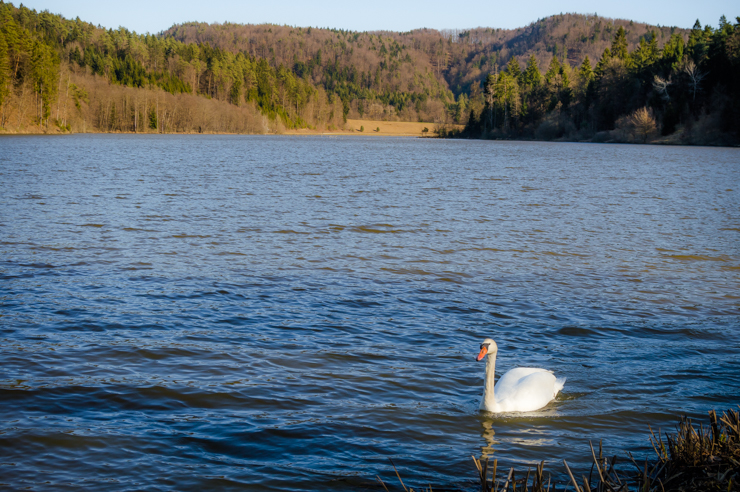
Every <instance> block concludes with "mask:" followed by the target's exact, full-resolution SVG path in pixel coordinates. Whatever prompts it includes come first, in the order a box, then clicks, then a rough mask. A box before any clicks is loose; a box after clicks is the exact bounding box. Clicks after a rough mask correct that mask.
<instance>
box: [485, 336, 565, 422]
mask: <svg viewBox="0 0 740 492" xmlns="http://www.w3.org/2000/svg"><path fill="white" fill-rule="evenodd" d="M497 352H498V347H497V346H496V342H494V341H493V340H491V339H490V338H486V339H485V340H484V341H483V343H482V344H481V351H480V354H478V358H477V360H481V359H482V358H483V357H485V356H486V354H488V358H487V359H486V379H485V383H484V386H483V398H482V399H481V402H480V409H481V410H484V411H487V412H495V413H498V412H531V411H533V410H538V409H540V408H542V407H544V406H545V405H547V404H548V403H550V402H551V401H552V400H553V399H554V398H555V396H557V394H558V392H559V391H560V390H561V389H563V385H564V384H565V378H556V377H555V375H554V374H553V373H552V371H548V370H547V369H537V368H533V367H517V368H516V369H511V370H510V371H508V372H507V373H506V374H504V375H503V376H501V378H500V379H499V380H498V383H496V384H495V385H494V373H495V371H496V353H497Z"/></svg>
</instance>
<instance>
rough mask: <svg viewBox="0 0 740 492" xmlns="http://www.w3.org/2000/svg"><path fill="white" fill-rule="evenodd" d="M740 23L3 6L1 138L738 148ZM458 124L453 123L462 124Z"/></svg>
mask: <svg viewBox="0 0 740 492" xmlns="http://www.w3.org/2000/svg"><path fill="white" fill-rule="evenodd" d="M739 57H740V21H738V22H736V23H735V24H731V23H729V22H727V21H726V20H725V18H724V17H723V18H722V19H721V20H720V24H719V26H718V27H717V28H716V29H715V28H712V27H710V26H704V27H702V26H701V25H699V23H698V21H697V24H696V25H695V26H694V28H693V29H690V30H689V29H679V28H675V27H660V26H650V25H647V24H640V23H635V22H631V21H625V20H613V19H606V18H602V17H598V16H595V15H578V14H564V15H563V14H561V15H556V16H552V17H548V18H546V19H540V20H538V21H536V22H533V23H532V24H530V25H529V26H527V27H523V28H519V29H513V30H505V29H490V28H478V29H470V30H445V31H437V30H431V29H419V30H414V31H411V32H406V33H395V32H385V31H383V32H353V31H345V30H341V29H319V28H311V27H290V26H278V25H241V24H229V23H226V24H202V23H187V24H182V25H175V26H173V27H172V28H170V29H169V30H167V31H165V32H162V33H159V34H156V35H151V34H145V35H141V34H137V33H134V32H130V31H128V30H126V29H125V28H119V29H117V30H112V29H104V28H102V27H100V26H94V25H92V24H89V23H86V22H83V21H81V20H80V19H79V18H77V19H75V20H69V19H65V18H63V17H61V16H59V15H54V14H51V13H49V12H46V11H45V12H40V13H39V12H36V11H34V10H30V9H28V8H26V7H23V6H22V5H21V6H20V7H18V8H16V7H14V6H13V5H12V4H10V3H4V2H2V0H0V127H2V129H4V130H5V131H136V132H141V131H144V132H198V131H201V132H234V133H263V132H280V131H283V130H285V129H291V128H318V129H327V128H342V127H343V126H344V123H345V121H346V119H347V118H360V119H362V118H364V119H383V120H401V121H424V122H430V123H436V126H435V128H436V129H437V131H438V133H439V134H440V135H453V134H455V132H456V131H457V130H453V128H454V127H453V126H451V124H457V125H465V130H464V131H463V132H458V133H456V135H457V136H464V137H473V138H476V137H482V138H537V139H547V140H551V139H565V140H600V141H655V140H661V139H662V140H664V141H670V142H676V143H710V144H711V143H714V144H732V143H736V142H738V140H740V139H739V136H740V128H739V127H738V121H737V120H738V118H737V117H736V116H735V115H737V114H739V113H738V110H739V109H740V103H739V101H740V94H738V86H740V84H737V83H735V84H733V83H732V81H733V78H734V77H737V76H738V75H740V73H738V70H740V61H739ZM458 128H459V127H458Z"/></svg>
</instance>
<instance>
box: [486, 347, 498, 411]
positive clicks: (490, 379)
mask: <svg viewBox="0 0 740 492" xmlns="http://www.w3.org/2000/svg"><path fill="white" fill-rule="evenodd" d="M495 375H496V352H494V353H492V354H488V357H486V382H485V386H484V388H483V402H484V404H485V405H486V407H488V408H492V407H493V404H494V403H495V402H496V399H495V398H494V396H493V387H494V385H495V383H496V381H495Z"/></svg>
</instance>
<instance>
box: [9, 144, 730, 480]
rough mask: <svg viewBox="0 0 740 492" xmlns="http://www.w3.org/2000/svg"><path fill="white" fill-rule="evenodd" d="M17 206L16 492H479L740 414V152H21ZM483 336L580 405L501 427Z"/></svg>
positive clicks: (515, 147) (512, 419) (472, 148)
mask: <svg viewBox="0 0 740 492" xmlns="http://www.w3.org/2000/svg"><path fill="white" fill-rule="evenodd" d="M0 184H1V185H2V194H1V195H0V278H1V279H2V280H0V343H1V344H2V345H1V346H2V348H1V349H0V485H6V486H10V488H15V489H20V488H29V489H32V490H54V491H59V490H95V491H103V490H111V491H125V490H144V489H146V490H206V489H218V490H240V489H249V490H286V491H287V490H298V491H301V490H367V489H370V490H377V487H376V485H377V484H376V485H373V482H374V480H375V475H380V476H381V477H382V478H383V479H384V480H385V481H386V482H387V483H390V482H395V475H394V472H393V468H392V467H391V465H390V463H389V460H388V458H392V459H393V461H394V462H395V463H396V465H397V466H398V468H399V471H400V472H401V475H402V476H403V477H404V481H405V483H406V484H407V485H409V484H410V485H411V486H414V487H421V486H426V485H427V484H431V485H432V486H433V487H434V490H442V489H452V490H475V489H476V488H477V487H476V486H477V482H476V472H475V471H474V467H473V463H472V459H471V458H470V457H471V455H475V456H477V457H481V456H489V457H491V458H492V459H493V458H496V459H498V460H499V466H500V467H502V466H503V467H508V466H512V465H516V466H518V467H519V468H526V466H527V464H533V463H535V462H539V461H540V460H543V459H544V460H547V464H546V465H545V468H546V470H549V471H550V472H552V473H553V474H554V476H555V478H558V477H559V478H560V479H561V478H563V477H562V476H563V474H564V468H563V466H562V459H566V460H568V463H569V464H570V465H571V468H573V469H574V470H575V471H576V472H577V475H579V474H587V473H588V470H589V469H590V468H589V461H590V450H589V448H588V441H589V440H593V441H594V442H597V441H598V440H600V439H601V440H603V443H604V447H605V450H606V453H607V454H609V455H614V454H617V455H619V456H621V457H624V456H625V454H624V451H625V450H630V451H632V452H633V453H634V454H635V457H636V459H638V461H639V460H644V459H645V457H649V458H650V457H652V456H653V451H652V450H651V448H650V444H649V442H648V440H647V438H648V435H649V432H648V425H650V426H652V427H653V428H654V429H657V428H658V427H660V428H662V429H663V430H666V431H671V430H672V429H673V426H674V425H675V423H676V422H677V421H678V418H679V417H680V416H681V415H688V416H690V417H693V418H695V419H698V420H699V421H701V422H706V421H707V419H706V415H707V412H708V411H709V410H710V409H717V410H723V409H727V408H733V407H735V405H737V403H738V402H740V192H739V191H740V149H726V148H725V149H723V148H699V147H666V146H630V145H606V144H601V145H599V144H572V143H534V142H488V141H463V140H454V141H451V140H435V139H409V138H396V139H394V138H383V137H377V138H370V137H338V138H332V137H286V136H201V135H197V136H192V135H191V136H155V135H146V136H136V135H73V136H59V137H51V136H46V137H44V136H4V137H0ZM487 337H491V338H493V339H495V340H496V341H497V343H498V346H499V355H498V362H497V366H496V368H497V371H498V374H499V375H500V374H502V373H503V372H505V371H506V370H508V369H510V368H512V367H516V366H532V367H544V368H547V369H551V370H553V371H554V372H555V374H556V375H557V376H565V377H567V378H568V379H567V382H566V384H565V388H564V390H563V392H562V393H561V394H560V395H558V397H557V399H556V400H555V401H554V402H552V403H551V404H550V405H548V406H547V407H545V408H544V409H542V410H539V411H536V412H532V413H525V414H505V415H492V414H482V413H479V411H478V404H479V401H480V397H481V394H482V390H483V374H484V363H483V362H475V360H474V359H475V356H476V355H477V354H478V348H479V344H480V342H481V341H482V340H483V339H484V338H487ZM617 468H618V469H620V470H623V471H625V472H628V471H631V465H630V464H628V463H627V462H626V461H625V460H622V461H621V465H619V464H618V466H617Z"/></svg>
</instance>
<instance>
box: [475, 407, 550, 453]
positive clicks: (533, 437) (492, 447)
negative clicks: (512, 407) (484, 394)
mask: <svg viewBox="0 0 740 492" xmlns="http://www.w3.org/2000/svg"><path fill="white" fill-rule="evenodd" d="M494 423H495V424H496V425H497V426H498V427H499V437H498V439H497V438H496V430H495V429H494ZM480 424H481V427H482V432H481V437H482V438H483V441H485V445H483V446H481V448H480V459H481V460H486V459H493V457H494V453H495V452H496V446H498V447H501V446H500V445H501V444H502V443H505V445H519V446H526V447H548V446H554V445H555V444H556V442H555V439H553V438H552V436H551V432H550V431H548V430H547V429H546V428H542V427H540V426H539V425H537V424H533V423H531V422H529V423H527V422H521V421H520V422H516V421H515V420H502V419H498V420H496V421H495V422H494V419H493V418H491V417H482V418H481V420H480Z"/></svg>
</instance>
